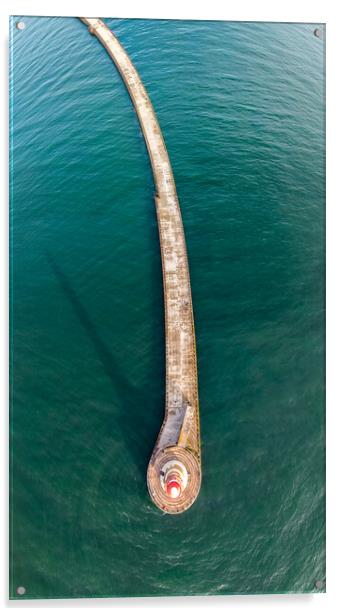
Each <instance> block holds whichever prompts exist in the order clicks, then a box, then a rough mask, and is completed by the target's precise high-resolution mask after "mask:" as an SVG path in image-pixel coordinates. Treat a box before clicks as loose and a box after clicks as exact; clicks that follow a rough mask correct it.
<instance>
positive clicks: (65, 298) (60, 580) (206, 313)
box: [9, 16, 325, 600]
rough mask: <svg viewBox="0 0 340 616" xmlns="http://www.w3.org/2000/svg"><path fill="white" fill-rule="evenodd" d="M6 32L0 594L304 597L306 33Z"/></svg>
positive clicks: (318, 142)
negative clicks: (5, 555)
mask: <svg viewBox="0 0 340 616" xmlns="http://www.w3.org/2000/svg"><path fill="white" fill-rule="evenodd" d="M9 27H10V116H11V126H10V161H11V165H10V211H11V213H10V230H11V251H10V268H11V277H10V280H11V289H10V306H11V319H10V330H11V331H10V346H11V349H10V351H11V406H10V428H11V430H10V433H11V443H10V451H11V457H10V488H11V502H10V526H11V529H10V531H11V532H10V597H11V598H13V599H19V600H25V599H32V598H52V597H55V598H62V597H106V596H107V597H116V596H143V595H144V596H145V595H194V594H234V593H243V594H246V593H293V592H306V593H307V592H323V591H324V590H325V554H324V547H325V500H324V491H325V464H324V461H325V443H324V436H325V434H324V418H325V417H324V414H325V408H324V395H325V392H324V262H325V251H324V216H325V209H324V208H325V174H324V165H325V134H324V102H325V101H324V85H325V84H324V46H325V28H324V26H323V25H322V24H310V23H305V24H303V23H296V24H294V23H290V24H288V23H285V24H280V23H238V22H221V21H220V22H218V21H208V22H205V21H165V20H142V19H138V20H137V19H136V20H134V19H114V18H106V19H103V20H102V21H98V20H96V19H93V20H90V21H86V20H85V22H84V21H81V20H80V19H78V18H61V17H55V18H53V17H29V16H15V17H12V18H11V19H10V26H9ZM112 33H113V34H114V36H113V34H112ZM121 45H122V46H123V48H122V47H121ZM124 50H125V51H124ZM131 62H132V64H131ZM142 84H144V88H145V89H143V85H142ZM150 101H151V102H150ZM136 112H137V113H136ZM157 120H158V122H159V124H158V123H157ZM146 143H147V147H146ZM167 152H168V154H169V158H168V154H167ZM156 210H157V215H156ZM182 221H183V226H182ZM187 257H188V259H187ZM189 276H190V278H189ZM192 306H193V312H192ZM164 310H165V317H164ZM196 367H197V372H196ZM197 374H198V381H197ZM197 383H198V388H197ZM198 400H199V406H198ZM163 420H164V421H163ZM174 514H175V515H174Z"/></svg>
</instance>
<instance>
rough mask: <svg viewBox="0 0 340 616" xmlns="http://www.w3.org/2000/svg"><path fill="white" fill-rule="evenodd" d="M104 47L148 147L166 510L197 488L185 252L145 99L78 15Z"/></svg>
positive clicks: (127, 68)
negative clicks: (161, 354)
mask: <svg viewBox="0 0 340 616" xmlns="http://www.w3.org/2000/svg"><path fill="white" fill-rule="evenodd" d="M80 19H81V20H82V21H83V22H84V23H85V24H86V25H87V26H88V27H89V31H90V32H91V34H94V35H95V36H96V37H97V38H98V39H99V41H100V42H101V43H102V44H103V45H104V47H105V49H106V50H107V52H108V53H109V55H110V56H111V58H112V60H113V61H114V63H115V65H116V67H117V69H118V71H119V72H120V74H121V76H122V78H123V80H124V82H125V85H126V87H127V89H128V91H129V94H130V96H131V99H132V102H133V104H134V107H135V109H136V112H137V114H138V118H139V122H140V125H141V128H142V131H143V135H144V138H145V141H146V145H147V148H148V152H149V156H150V161H151V165H152V169H153V176H154V182H155V187H156V197H155V201H156V211H157V218H158V227H159V236H160V246H161V255H162V267H163V283H164V303H165V336H166V402H165V417H164V421H163V425H162V427H161V430H160V433H159V436H158V439H157V442H156V445H155V448H154V451H153V453H152V456H151V459H150V463H149V467H148V473H147V480H148V488H149V492H150V495H151V498H152V499H153V500H154V502H155V504H156V505H157V506H158V507H160V508H161V509H163V510H164V511H166V512H168V513H180V512H182V511H184V510H185V509H187V508H188V507H190V505H191V504H192V503H193V502H194V500H195V498H196V497H197V494H198V492H199V489H200V484H201V461H200V427H199V408H198V392H197V369H196V346H195V331H194V319H193V311H192V299H191V289H190V279H189V268H188V260H187V251H186V245H185V237H184V230H183V224H182V218H181V213H180V208H179V203H178V198H177V193H176V186H175V182H174V178H173V173H172V169H171V165H170V161H169V157H168V153H167V150H166V147H165V144H164V140H163V136H162V132H161V129H160V127H159V124H158V121H157V118H156V114H155V112H154V109H153V107H152V104H151V101H150V99H149V97H148V95H147V93H146V90H145V88H144V86H143V84H142V81H141V79H140V77H139V75H138V73H137V71H136V69H135V67H134V66H133V64H132V62H131V60H130V58H129V56H128V54H127V53H126V51H125V50H124V48H123V47H122V45H121V44H120V42H119V41H118V40H117V38H116V37H115V36H114V34H113V33H112V32H111V30H110V29H109V28H108V27H107V26H106V25H105V24H104V23H103V22H102V21H101V20H100V19H97V18H86V17H81V18H80ZM169 455H170V458H171V460H172V459H178V460H181V461H182V463H184V464H185V465H186V468H187V469H188V471H189V482H188V486H187V487H186V489H185V490H184V492H183V493H182V495H181V497H180V498H179V499H176V500H173V499H170V498H169V497H168V496H167V495H166V494H165V492H164V490H163V489H162V487H161V484H160V472H161V469H162V466H163V465H164V462H165V461H167V460H169V459H170V458H169Z"/></svg>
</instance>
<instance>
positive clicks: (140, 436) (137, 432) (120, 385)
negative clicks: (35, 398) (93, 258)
mask: <svg viewBox="0 0 340 616" xmlns="http://www.w3.org/2000/svg"><path fill="white" fill-rule="evenodd" d="M46 258H47V261H48V263H49V265H50V267H51V269H52V270H53V273H54V275H55V277H56V279H57V281H58V283H59V285H60V287H61V289H62V291H63V292H64V294H65V296H66V297H67V299H68V300H69V302H70V303H71V305H72V308H73V310H74V312H75V314H76V316H77V318H78V320H79V322H80V323H81V325H82V327H83V329H84V330H85V332H86V334H87V335H88V337H89V339H90V341H91V343H92V345H93V348H94V350H95V353H96V355H97V356H98V358H99V360H100V362H101V364H102V367H103V369H104V371H105V373H106V375H107V376H108V378H109V380H110V382H111V385H112V388H113V390H114V395H115V397H116V398H117V399H119V401H120V417H118V420H117V422H116V424H117V426H118V427H119V430H120V433H121V439H122V442H124V443H125V446H126V447H127V449H128V450H129V452H130V453H131V456H132V458H133V461H134V463H135V467H136V470H137V471H138V474H139V475H140V477H145V474H146V469H147V465H148V461H149V458H150V455H151V452H152V449H153V446H154V442H155V438H156V434H155V435H153V434H151V435H150V430H149V427H148V425H144V421H143V417H142V416H141V413H142V409H143V407H144V405H145V392H144V391H141V390H140V389H139V388H138V387H134V386H133V385H132V384H131V382H130V381H129V380H128V378H127V377H126V375H125V374H124V372H123V371H122V369H121V367H120V366H119V364H118V362H117V359H116V358H115V357H114V355H113V354H112V352H111V351H110V349H109V348H108V346H107V345H106V343H105V342H104V341H103V339H102V337H101V336H100V334H99V333H98V331H97V328H96V326H95V324H94V323H93V321H92V320H91V318H90V315H89V314H88V312H87V309H86V308H85V306H84V305H83V303H82V302H81V300H80V299H79V297H78V295H77V293H76V291H75V290H74V288H73V286H72V284H71V281H70V279H69V278H68V276H67V275H66V274H65V273H64V272H63V270H62V269H61V267H60V266H59V265H58V264H57V263H56V261H55V260H54V258H53V257H52V255H51V254H50V253H49V252H48V251H46ZM133 409H136V413H135V417H134V416H133ZM137 415H138V417H137ZM127 417H130V422H129V426H128V429H124V427H125V428H126V426H127Z"/></svg>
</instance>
